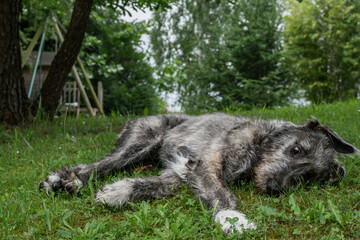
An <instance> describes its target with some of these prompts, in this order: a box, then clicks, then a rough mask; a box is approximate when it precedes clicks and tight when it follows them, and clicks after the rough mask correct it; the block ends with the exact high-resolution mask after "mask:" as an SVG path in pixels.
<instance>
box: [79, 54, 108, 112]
mask: <svg viewBox="0 0 360 240" xmlns="http://www.w3.org/2000/svg"><path fill="white" fill-rule="evenodd" d="M76 60H77V62H78V64H79V66H80V69H81V71H82V73H83V75H84V78H85V81H86V83H87V84H88V86H89V89H90V92H91V95H92V96H93V98H94V101H95V105H96V107H97V108H98V109H99V111H100V113H101V115H102V116H103V117H105V113H104V110H103V108H102V105H101V104H100V102H99V99H98V97H97V96H96V93H95V90H94V87H93V85H92V84H91V82H90V79H89V77H88V75H87V73H86V71H85V68H84V65H83V64H82V62H81V60H80V58H79V56H78V57H77V58H76Z"/></svg>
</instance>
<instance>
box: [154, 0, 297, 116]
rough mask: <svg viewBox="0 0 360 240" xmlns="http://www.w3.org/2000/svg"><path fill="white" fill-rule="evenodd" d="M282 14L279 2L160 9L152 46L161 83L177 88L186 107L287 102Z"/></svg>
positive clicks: (191, 3) (188, 4)
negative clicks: (282, 61) (164, 10)
mask: <svg viewBox="0 0 360 240" xmlns="http://www.w3.org/2000/svg"><path fill="white" fill-rule="evenodd" d="M280 12H281V8H280V5H279V4H278V3H277V2H276V1H275V0H274V1H265V0H258V1H249V0H241V1H236V2H234V3H230V2H228V1H220V3H219V1H215V0H214V1H200V0H199V1H190V0H183V1H181V2H180V4H179V5H178V6H177V8H176V9H175V10H174V11H173V12H171V13H162V12H157V13H156V15H155V24H154V30H153V31H152V45H153V49H154V55H155V59H156V63H157V64H158V65H159V66H161V68H160V71H159V72H160V74H159V75H160V77H159V78H160V79H165V82H164V83H162V84H160V86H161V87H162V88H163V89H164V90H172V89H174V88H176V90H177V91H178V92H179V94H180V99H179V101H180V103H181V104H182V106H183V108H184V109H185V110H200V109H202V110H203V109H222V108H224V107H225V106H231V107H234V108H238V107H240V106H241V107H251V106H264V105H266V106H276V105H281V104H284V103H286V102H287V101H288V96H289V95H290V94H291V89H290V88H289V86H290V83H289V79H288V78H287V77H286V74H285V70H284V68H282V67H281V65H280V64H279V62H280V58H281V55H280V50H281V44H280V43H281V40H280V34H279V30H278V29H279V27H280V19H281V14H280ZM174 81H176V82H175V83H174Z"/></svg>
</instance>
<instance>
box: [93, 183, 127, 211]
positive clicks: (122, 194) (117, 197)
mask: <svg viewBox="0 0 360 240" xmlns="http://www.w3.org/2000/svg"><path fill="white" fill-rule="evenodd" d="M132 189H133V182H132V180H131V179H123V180H120V181H117V182H115V183H113V184H106V185H104V186H103V187H102V188H101V189H100V190H99V191H97V193H96V196H95V202H96V203H98V204H107V205H109V206H112V207H121V206H123V205H124V204H126V203H127V202H128V201H129V200H130V195H131V193H132Z"/></svg>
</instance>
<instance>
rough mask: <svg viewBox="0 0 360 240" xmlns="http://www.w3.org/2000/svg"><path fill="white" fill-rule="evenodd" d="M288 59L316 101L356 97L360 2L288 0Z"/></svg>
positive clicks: (308, 94)
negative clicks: (298, 0)
mask: <svg viewBox="0 0 360 240" xmlns="http://www.w3.org/2000/svg"><path fill="white" fill-rule="evenodd" d="M287 6H288V9H289V14H288V15H287V16H286V17H285V25H286V27H285V35H286V38H285V47H284V53H285V62H286V63H287V65H288V68H289V69H290V70H291V72H292V74H293V78H294V80H295V81H300V82H301V83H302V85H303V88H304V89H305V90H306V96H307V98H308V99H309V100H311V101H313V102H316V103H318V102H321V101H325V102H333V101H336V100H346V99H351V98H354V97H356V96H357V95H358V94H359V92H360V90H359V83H360V82H359V78H360V65H359V63H360V54H359V53H360V31H359V29H360V27H359V22H360V2H359V1H357V0H351V1H347V0H328V1H324V0H315V1H310V0H307V1H302V2H301V3H299V2H297V1H295V0H289V1H287Z"/></svg>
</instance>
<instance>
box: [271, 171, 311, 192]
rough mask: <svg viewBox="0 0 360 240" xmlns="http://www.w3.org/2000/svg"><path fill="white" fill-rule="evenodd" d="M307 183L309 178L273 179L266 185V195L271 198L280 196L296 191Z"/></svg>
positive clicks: (302, 176) (301, 176) (299, 176)
mask: <svg viewBox="0 0 360 240" xmlns="http://www.w3.org/2000/svg"><path fill="white" fill-rule="evenodd" d="M305 182H307V177H306V176H304V175H298V176H294V177H291V178H287V179H282V180H274V179H271V180H269V181H268V183H267V185H266V193H267V194H269V195H271V196H278V195H280V194H281V193H286V192H289V191H296V190H297V189H298V188H299V187H300V186H301V185H302V184H303V183H305Z"/></svg>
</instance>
